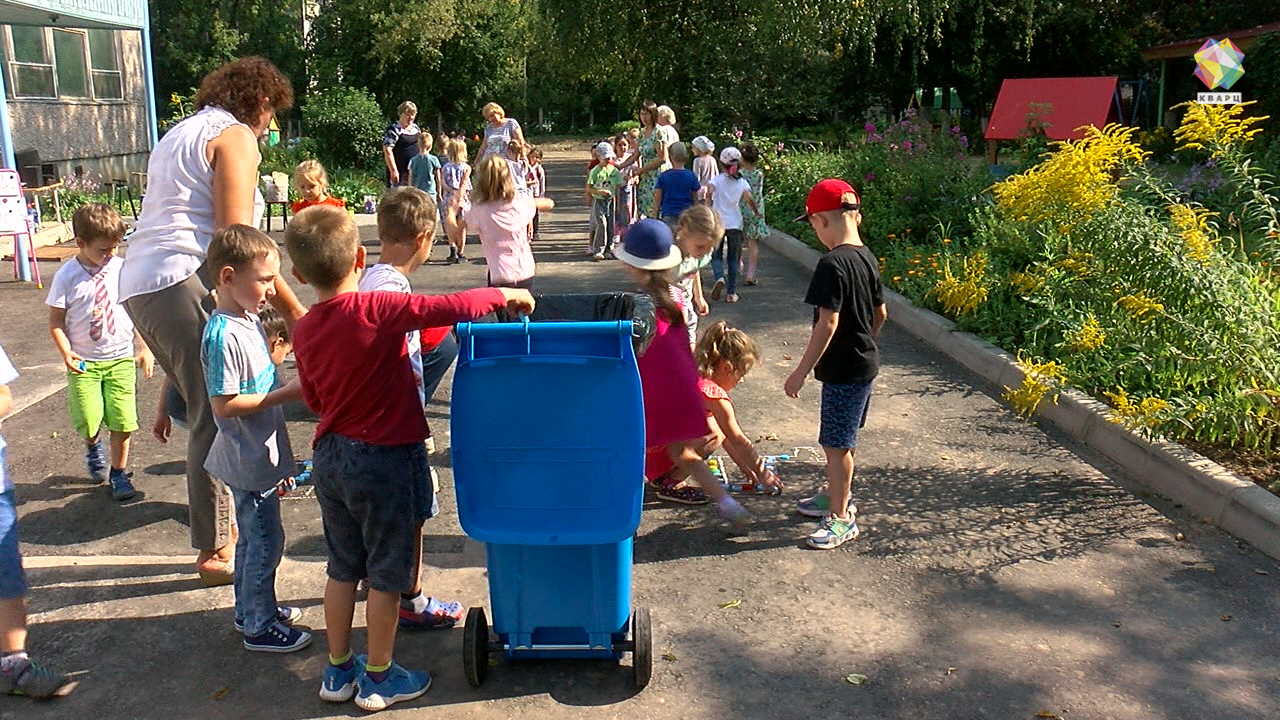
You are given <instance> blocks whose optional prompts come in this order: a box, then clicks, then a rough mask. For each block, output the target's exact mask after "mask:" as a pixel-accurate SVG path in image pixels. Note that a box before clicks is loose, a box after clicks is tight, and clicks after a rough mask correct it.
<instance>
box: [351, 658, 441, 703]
mask: <svg viewBox="0 0 1280 720" xmlns="http://www.w3.org/2000/svg"><path fill="white" fill-rule="evenodd" d="M356 688H357V692H356V705H359V706H360V709H361V710H368V711H369V712H378V711H379V710H386V709H387V708H389V707H391V706H392V705H395V704H396V703H398V702H404V701H405V700H412V699H414V698H416V697H422V695H423V694H424V693H425V692H427V690H430V689H431V676H430V675H428V674H427V673H426V672H425V671H422V670H413V671H409V670H405V669H404V668H402V667H400V666H399V665H398V664H396V663H395V662H392V663H391V669H390V670H388V671H387V679H386V680H383V681H382V682H380V683H376V682H374V681H373V680H372V679H371V678H370V677H369V673H368V671H367V670H366V671H364V672H362V673H360V677H359V678H357V679H356Z"/></svg>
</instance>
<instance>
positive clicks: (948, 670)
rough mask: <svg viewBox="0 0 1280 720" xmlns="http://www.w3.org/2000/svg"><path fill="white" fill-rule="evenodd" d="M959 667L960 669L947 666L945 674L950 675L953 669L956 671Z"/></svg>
mask: <svg viewBox="0 0 1280 720" xmlns="http://www.w3.org/2000/svg"><path fill="white" fill-rule="evenodd" d="M959 669H960V668H952V667H949V668H947V674H948V675H950V674H951V673H953V672H955V671H957V670H959Z"/></svg>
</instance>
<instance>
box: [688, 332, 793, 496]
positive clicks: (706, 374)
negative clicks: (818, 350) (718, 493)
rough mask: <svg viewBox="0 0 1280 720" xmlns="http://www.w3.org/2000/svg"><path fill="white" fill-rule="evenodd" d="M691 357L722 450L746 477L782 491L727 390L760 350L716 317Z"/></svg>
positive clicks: (751, 341)
mask: <svg viewBox="0 0 1280 720" xmlns="http://www.w3.org/2000/svg"><path fill="white" fill-rule="evenodd" d="M694 357H695V358H696V359H697V361H698V389H699V390H701V391H702V398H703V400H702V401H703V404H704V406H705V407H706V409H707V418H708V420H707V422H708V423H709V424H710V425H711V430H712V432H714V433H716V434H717V435H718V438H719V439H720V440H721V444H722V446H723V447H724V449H725V452H727V453H729V457H730V459H732V460H733V462H734V464H735V465H737V466H738V469H739V470H741V471H742V474H743V475H744V476H746V478H747V481H748V482H751V483H753V484H755V485H763V486H764V487H766V488H769V489H770V490H773V491H777V492H781V491H782V481H780V480H779V479H778V476H777V475H774V474H773V472H772V471H770V470H769V469H768V468H766V467H765V465H764V458H762V457H760V454H759V453H757V452H756V446H755V444H754V443H752V442H751V438H749V437H747V434H746V433H744V432H743V431H742V427H741V426H739V425H738V417H737V415H736V414H735V413H734V411H733V400H731V399H729V391H730V390H732V389H734V388H735V387H737V386H738V383H740V382H742V379H743V378H745V377H746V376H747V373H748V372H750V371H751V367H752V366H753V365H755V363H756V360H758V359H759V358H760V353H759V351H758V350H757V349H756V344H755V341H753V340H752V339H751V336H749V335H747V334H746V333H745V332H743V331H741V330H738V329H737V328H733V327H729V324H728V323H727V322H725V321H724V320H717V321H716V322H714V323H712V324H711V326H710V327H708V328H707V329H706V330H705V331H703V333H702V337H701V338H700V339H699V340H698V347H697V350H696V351H695V352H694Z"/></svg>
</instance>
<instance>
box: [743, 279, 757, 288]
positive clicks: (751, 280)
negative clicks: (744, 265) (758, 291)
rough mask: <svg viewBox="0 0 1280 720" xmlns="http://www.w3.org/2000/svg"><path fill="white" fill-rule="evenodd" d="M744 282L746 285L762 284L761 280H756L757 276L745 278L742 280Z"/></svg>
mask: <svg viewBox="0 0 1280 720" xmlns="http://www.w3.org/2000/svg"><path fill="white" fill-rule="evenodd" d="M742 284H744V285H751V286H752V287H754V286H756V285H759V284H760V281H759V280H756V279H755V278H753V277H749V278H747V279H746V280H743V281H742Z"/></svg>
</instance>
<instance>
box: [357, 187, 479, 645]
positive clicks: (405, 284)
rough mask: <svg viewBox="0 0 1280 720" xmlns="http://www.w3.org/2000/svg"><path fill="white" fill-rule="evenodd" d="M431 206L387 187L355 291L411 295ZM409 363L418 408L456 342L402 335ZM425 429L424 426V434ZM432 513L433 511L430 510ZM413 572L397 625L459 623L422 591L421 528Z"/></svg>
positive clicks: (454, 610)
mask: <svg viewBox="0 0 1280 720" xmlns="http://www.w3.org/2000/svg"><path fill="white" fill-rule="evenodd" d="M437 217H438V215H437V212H436V203H435V200H434V199H433V198H431V197H430V196H429V195H427V194H426V193H424V192H422V191H421V190H418V189H417V188H412V187H401V188H391V189H390V190H388V191H386V192H385V193H383V195H382V200H381V201H379V203H378V239H379V243H380V244H381V246H382V247H381V250H380V252H379V255H378V260H379V262H378V264H377V265H374V266H372V267H369V268H365V271H364V272H363V273H361V275H360V286H359V287H360V292H374V291H384V292H395V293H410V292H412V291H413V290H412V288H411V287H410V285H409V278H408V273H410V272H412V271H413V270H414V269H416V268H418V267H419V266H421V265H422V263H424V262H426V261H427V257H428V256H429V255H430V254H431V238H432V237H434V236H435V233H436V218H437ZM405 341H406V349H407V350H408V353H409V364H410V365H411V366H412V368H413V377H414V380H415V381H417V385H418V401H419V402H421V403H422V405H423V410H424V411H425V409H426V404H427V402H428V401H429V400H431V396H432V395H434V394H435V392H436V388H438V387H439V386H440V381H441V380H442V379H443V378H444V374H445V372H447V371H448V370H449V367H450V366H452V365H453V361H454V360H455V359H456V358H457V357H458V342H457V341H456V340H454V339H453V328H452V327H449V326H445V327H435V328H423V329H421V330H414V331H413V332H411V333H408V334H407V335H406V337H405ZM429 430H430V429H429V428H428V431H429ZM426 444H427V454H428V455H430V454H432V453H434V452H435V438H433V437H431V436H428V437H427V443H426ZM429 472H430V473H431V481H432V483H433V485H435V486H436V487H435V489H436V490H437V492H438V489H439V482H440V481H439V476H438V475H437V474H436V469H435V468H430V469H429ZM432 514H433V515H434V514H435V508H432ZM415 537H416V538H417V545H418V547H417V551H416V555H415V557H417V558H419V561H418V567H417V571H416V572H415V574H414V577H413V587H411V588H410V589H409V592H407V593H401V594H400V627H402V628H404V629H406V630H435V629H447V628H451V627H453V626H454V625H456V624H457V623H458V621H460V620H462V610H463V608H462V603H459V602H443V601H441V600H439V599H438V598H433V597H427V596H426V595H425V594H424V593H423V592H422V561H421V558H422V528H421V526H419V528H418V533H417V535H416V536H415Z"/></svg>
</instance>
